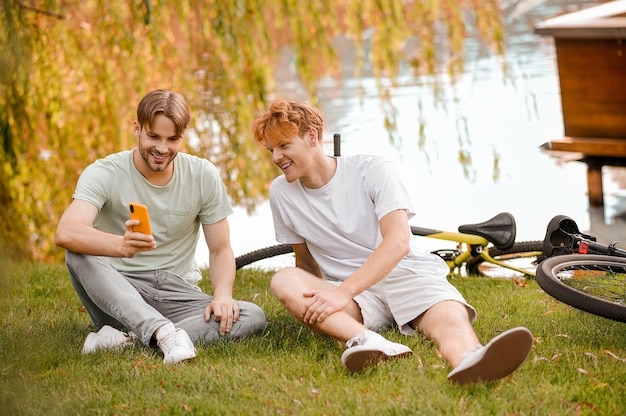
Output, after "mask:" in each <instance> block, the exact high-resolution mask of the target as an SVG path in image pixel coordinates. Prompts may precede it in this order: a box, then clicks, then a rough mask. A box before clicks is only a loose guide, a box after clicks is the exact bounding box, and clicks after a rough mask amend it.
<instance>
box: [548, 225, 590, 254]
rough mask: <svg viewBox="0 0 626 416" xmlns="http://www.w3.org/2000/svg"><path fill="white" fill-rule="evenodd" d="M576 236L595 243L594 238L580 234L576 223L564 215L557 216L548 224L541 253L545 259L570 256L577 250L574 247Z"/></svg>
mask: <svg viewBox="0 0 626 416" xmlns="http://www.w3.org/2000/svg"><path fill="white" fill-rule="evenodd" d="M577 236H578V237H584V238H587V239H590V240H592V241H596V238H595V237H593V236H591V235H587V234H583V233H581V232H580V230H579V229H578V224H576V221H574V220H573V219H571V218H570V217H568V216H566V215H557V216H556V217H554V218H552V219H551V220H550V222H549V223H548V228H547V229H546V236H545V238H544V239H543V253H544V254H545V256H546V257H552V256H560V255H563V254H571V253H573V252H575V251H577V250H578V247H575V240H576V239H575V237H577Z"/></svg>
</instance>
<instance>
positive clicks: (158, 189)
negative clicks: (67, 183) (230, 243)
mask: <svg viewBox="0 0 626 416" xmlns="http://www.w3.org/2000/svg"><path fill="white" fill-rule="evenodd" d="M173 163H174V176H173V177H172V179H171V180H170V182H169V183H168V184H167V185H164V186H156V185H153V184H151V183H150V182H148V180H147V179H146V178H144V177H143V176H142V175H141V174H140V173H139V171H138V170H137V168H136V167H135V164H134V163H133V151H132V150H126V151H122V152H119V153H115V154H112V155H110V156H107V157H106V158H104V159H100V160H97V161H95V162H94V163H92V164H91V165H89V166H88V167H87V168H86V169H85V170H84V171H83V173H82V174H81V176H80V178H79V179H78V184H77V185H76V191H75V193H74V196H73V198H74V199H79V200H83V201H87V202H90V203H92V204H93V205H95V206H96V207H97V208H98V210H99V212H98V215H97V217H96V220H95V221H94V227H95V228H97V229H99V230H102V231H105V232H108V233H112V234H118V235H122V234H124V232H125V231H126V227H125V225H124V223H125V222H126V220H128V219H129V212H128V203H129V202H138V203H141V204H144V205H147V206H148V211H149V215H150V223H151V226H152V234H153V235H154V239H155V240H156V243H157V248H156V249H154V250H151V251H145V252H141V253H137V254H136V255H135V256H134V257H132V258H113V257H111V258H110V261H111V264H112V265H113V267H115V268H116V269H117V270H120V271H146V270H165V271H168V272H171V273H174V274H176V275H178V276H180V277H181V278H183V279H185V280H186V281H188V282H189V283H191V284H192V285H195V284H197V283H198V282H199V281H200V280H201V279H202V276H201V274H200V270H199V269H198V267H197V265H196V263H195V260H194V258H195V254H196V245H197V242H198V237H199V231H200V224H201V223H202V224H213V223H216V222H218V221H220V220H222V219H224V218H226V217H227V216H229V215H230V214H232V212H233V210H232V207H231V205H230V199H229V198H228V195H227V193H226V188H225V187H224V183H223V182H222V179H221V177H220V175H219V173H218V171H217V168H216V167H215V165H213V164H212V163H211V162H209V161H208V160H206V159H201V158H198V157H195V156H192V155H189V154H186V153H178V155H177V156H176V158H175V159H174V162H173Z"/></svg>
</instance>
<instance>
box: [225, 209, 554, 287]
mask: <svg viewBox="0 0 626 416" xmlns="http://www.w3.org/2000/svg"><path fill="white" fill-rule="evenodd" d="M411 233H412V234H413V235H414V236H419V237H425V238H430V239H438V240H447V241H451V242H456V243H457V246H456V247H457V248H456V249H440V250H435V251H433V253H434V254H437V255H439V256H440V257H441V258H442V259H443V260H444V261H445V262H446V263H447V265H448V267H449V268H450V273H449V276H450V277H452V276H462V275H463V272H465V274H466V275H481V276H487V277H509V278H514V279H525V278H532V277H534V276H535V269H536V268H537V264H538V263H539V262H540V261H541V260H542V259H543V252H542V246H543V241H524V242H515V235H516V224H515V218H514V217H513V215H511V214H510V213H508V212H502V213H499V214H498V215H496V216H494V217H492V218H490V219H489V220H487V221H484V222H481V223H475V224H464V225H461V226H459V227H458V232H451V231H442V230H437V229H432V228H423V227H418V226H415V225H411ZM292 252H293V248H292V247H291V245H289V244H276V245H272V246H268V247H265V248H261V249H259V250H255V251H252V252H249V253H246V254H243V255H241V256H238V257H237V258H236V259H235V262H236V265H237V269H241V268H242V267H244V266H247V265H250V264H252V263H255V262H257V261H260V260H264V259H269V258H273V257H276V256H281V255H285V254H289V253H292Z"/></svg>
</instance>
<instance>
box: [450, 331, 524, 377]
mask: <svg viewBox="0 0 626 416" xmlns="http://www.w3.org/2000/svg"><path fill="white" fill-rule="evenodd" d="M532 345H533V336H532V334H531V332H530V331H529V330H527V329H525V328H517V329H515V330H511V332H508V331H507V332H503V333H502V334H500V335H498V336H497V337H495V338H494V339H493V340H491V341H490V342H489V344H487V346H488V348H487V350H486V351H485V354H484V355H483V358H482V360H480V361H479V362H478V363H476V364H475V365H473V366H471V367H468V368H466V369H465V370H461V371H459V372H458V373H456V374H454V375H451V376H449V377H448V380H450V381H453V382H455V383H458V384H470V383H476V382H479V381H492V380H498V379H501V378H504V377H506V376H508V375H509V374H511V373H512V372H513V371H515V370H517V368H518V367H519V366H520V365H522V363H523V362H524V361H525V360H526V357H528V354H529V353H530V349H531V348H532Z"/></svg>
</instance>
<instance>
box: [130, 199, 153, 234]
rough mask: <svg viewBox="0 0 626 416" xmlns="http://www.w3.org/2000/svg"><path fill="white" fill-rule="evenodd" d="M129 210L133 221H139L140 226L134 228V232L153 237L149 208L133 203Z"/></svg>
mask: <svg viewBox="0 0 626 416" xmlns="http://www.w3.org/2000/svg"><path fill="white" fill-rule="evenodd" d="M128 210H129V211H130V218H131V219H133V220H139V225H135V226H133V231H135V232H138V233H143V234H148V235H152V229H151V228H150V216H149V215H148V207H147V206H145V205H143V204H139V203H137V202H131V203H130V204H128Z"/></svg>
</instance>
